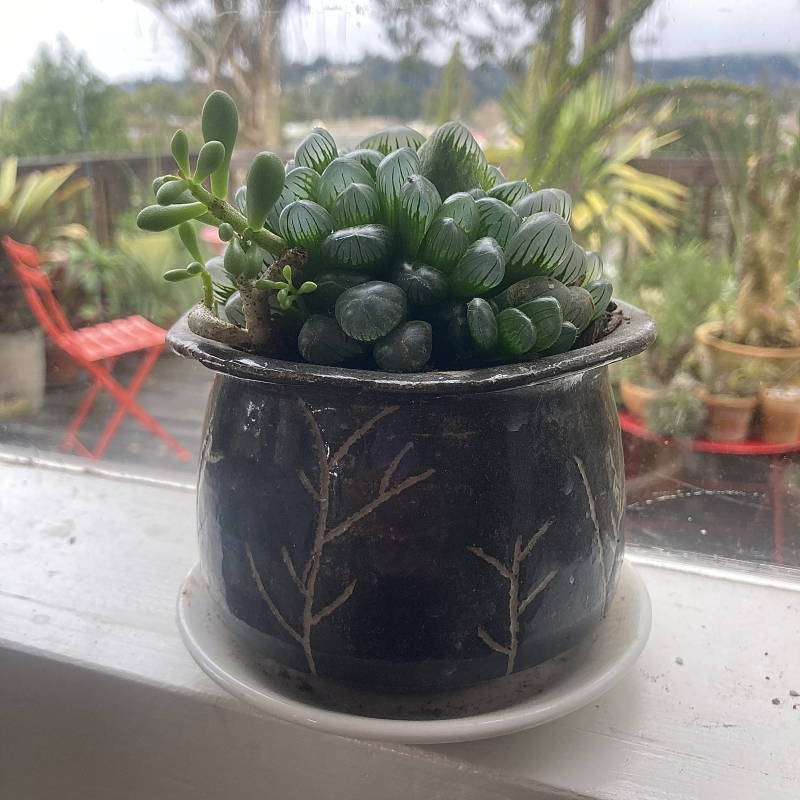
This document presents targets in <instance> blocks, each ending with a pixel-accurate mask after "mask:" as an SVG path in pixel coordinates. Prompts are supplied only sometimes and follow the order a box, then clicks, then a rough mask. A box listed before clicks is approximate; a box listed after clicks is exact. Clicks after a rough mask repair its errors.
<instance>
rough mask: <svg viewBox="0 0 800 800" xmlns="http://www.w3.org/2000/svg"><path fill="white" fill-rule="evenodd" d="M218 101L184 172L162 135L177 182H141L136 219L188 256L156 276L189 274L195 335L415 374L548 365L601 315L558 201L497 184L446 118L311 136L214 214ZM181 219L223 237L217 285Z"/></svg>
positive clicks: (220, 166) (223, 138)
mask: <svg viewBox="0 0 800 800" xmlns="http://www.w3.org/2000/svg"><path fill="white" fill-rule="evenodd" d="M223 95H224V93H223V92H214V93H213V94H212V95H211V96H210V97H209V99H208V100H207V101H206V104H205V106H204V108H203V119H202V130H203V133H204V136H205V137H206V143H205V145H204V146H203V148H202V149H201V151H200V153H199V155H198V158H197V165H196V167H195V171H194V173H192V172H191V169H190V164H189V153H188V146H187V144H186V136H185V135H184V134H183V132H182V131H178V133H176V135H175V138H174V140H173V155H174V156H175V160H176V162H177V164H178V171H177V175H167V176H164V177H162V178H158V179H157V180H156V182H155V185H154V190H155V192H156V198H157V201H158V204H157V205H152V206H149V207H148V208H145V209H144V210H143V211H141V212H140V214H139V218H138V223H139V226H140V227H141V228H143V229H145V230H164V229H166V228H169V227H175V226H177V227H178V228H179V231H180V234H181V238H182V240H183V242H184V244H185V245H186V247H187V249H188V251H189V253H190V255H191V257H192V263H191V264H189V266H187V267H186V268H185V269H183V270H172V271H171V272H170V273H168V274H167V275H166V276H165V277H166V278H167V279H168V280H172V281H176V280H187V279H191V278H193V277H198V278H200V279H201V280H202V282H203V289H204V291H203V302H202V303H201V304H200V305H199V306H197V307H196V308H195V309H194V310H193V311H192V312H190V315H189V326H190V328H191V329H192V331H194V332H195V333H196V334H198V335H201V336H205V337H208V338H211V339H215V340H217V341H220V342H224V343H227V344H231V345H234V346H237V347H241V348H245V349H248V350H250V351H253V352H258V353H262V354H265V355H272V356H277V357H282V358H295V359H296V360H300V359H301V358H302V359H305V360H307V361H309V362H311V363H314V364H322V365H327V366H337V367H338V366H355V367H361V368H367V369H383V370H386V371H391V372H418V371H420V370H423V369H426V368H427V366H428V364H431V365H433V366H435V367H436V368H439V369H454V368H464V367H469V366H473V365H487V364H491V363H495V362H498V361H508V360H520V359H523V358H524V359H530V358H535V357H539V356H550V355H556V354H558V353H562V352H565V351H567V350H569V349H570V348H572V347H574V346H577V345H576V343H578V344H580V343H581V341H582V340H581V334H582V333H583V332H584V331H585V330H586V329H587V328H588V327H589V326H590V325H591V324H592V323H593V322H594V321H595V320H597V319H598V318H599V317H600V316H601V315H602V314H603V313H604V312H605V311H606V309H607V307H608V305H609V302H610V299H611V291H612V287H611V284H610V283H609V282H608V281H606V280H603V277H602V274H603V264H602V261H601V260H600V257H599V256H598V255H597V254H596V253H591V252H586V251H584V250H583V248H581V247H580V245H578V244H576V243H575V242H573V240H572V234H571V231H570V227H569V224H568V223H569V217H570V214H571V211H572V201H571V199H570V197H569V195H568V194H567V193H566V192H564V191H562V190H560V189H540V190H538V191H534V190H533V189H532V188H531V187H530V186H529V185H528V184H527V183H526V182H525V181H506V180H505V178H504V176H503V174H502V172H501V171H500V170H499V169H498V168H497V167H494V166H491V165H489V164H488V162H487V160H486V157H485V155H484V153H483V151H482V150H481V148H480V146H479V145H478V143H477V142H476V141H475V139H474V137H473V136H472V134H471V133H470V132H469V131H468V130H467V129H466V128H465V127H464V126H463V125H460V124H459V123H455V122H449V123H447V124H445V125H442V126H441V127H439V128H437V129H436V130H435V131H434V132H433V133H432V134H431V136H430V137H429V138H428V139H427V140H425V138H424V137H423V136H422V135H421V134H419V133H417V131H414V130H412V129H410V128H406V127H403V126H396V127H393V128H389V129H387V130H385V131H380V132H378V133H376V134H373V135H372V136H370V137H368V138H367V139H365V140H364V141H363V142H361V144H360V145H359V146H358V147H357V148H356V149H355V150H353V151H350V152H348V151H345V150H339V149H338V148H337V146H336V142H335V141H334V139H333V137H332V136H331V135H330V134H329V133H328V132H327V131H325V130H323V129H322V128H315V129H314V130H312V131H311V133H309V134H308V136H306V138H305V139H304V140H303V141H302V142H301V143H300V145H299V146H298V148H297V151H296V152H295V156H294V159H293V160H292V161H290V162H289V163H288V164H287V165H285V166H284V165H283V164H282V163H281V162H280V160H279V159H278V157H277V156H276V155H274V154H273V153H260V154H258V155H257V156H256V157H255V159H254V161H253V163H252V165H251V167H250V170H249V172H248V176H247V183H246V186H244V187H242V188H240V189H239V190H238V191H237V192H236V193H235V198H234V202H233V204H229V203H228V202H226V195H227V187H228V167H229V164H230V156H231V152H230V150H231V148H232V147H233V143H234V142H235V140H236V129H237V112H236V106H235V104H234V103H233V101H232V100H231V99H230V98H229V97H228V96H227V95H224V96H223ZM214 137H216V138H214ZM207 178H210V184H211V190H212V191H210V192H209V191H208V190H207V189H206V188H205V187H204V186H203V182H204V181H205V180H206V179H207ZM193 220H199V221H201V222H204V223H207V224H212V225H216V226H217V227H218V228H219V233H220V238H221V239H222V240H223V241H226V242H228V243H229V244H228V247H227V250H226V252H225V255H224V257H223V259H222V275H223V276H224V277H223V278H222V279H221V280H222V283H225V282H227V285H226V286H221V285H219V284H220V277H219V276H220V268H219V265H218V264H216V265H214V269H213V270H212V269H210V268H209V265H207V264H206V263H205V262H204V261H203V258H202V254H201V253H200V250H199V248H198V246H197V240H196V237H195V232H194V227H193V223H192V221H193ZM212 272H213V275H212ZM220 298H221V299H222V300H224V301H226V305H225V312H226V313H225V319H223V318H222V317H221V316H220V314H219V309H218V303H219V302H220ZM583 338H584V339H585V337H583Z"/></svg>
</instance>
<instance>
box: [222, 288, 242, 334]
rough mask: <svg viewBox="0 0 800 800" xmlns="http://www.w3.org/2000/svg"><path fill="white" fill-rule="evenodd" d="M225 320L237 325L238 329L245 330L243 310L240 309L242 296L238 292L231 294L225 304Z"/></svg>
mask: <svg viewBox="0 0 800 800" xmlns="http://www.w3.org/2000/svg"><path fill="white" fill-rule="evenodd" d="M225 319H227V320H228V322H232V323H233V324H234V325H238V326H239V327H240V328H246V327H247V323H246V322H245V318H244V309H243V308H242V296H241V294H239V292H238V291H236V292H233V293H232V294H231V296H230V297H229V298H228V299H227V301H226V302H225Z"/></svg>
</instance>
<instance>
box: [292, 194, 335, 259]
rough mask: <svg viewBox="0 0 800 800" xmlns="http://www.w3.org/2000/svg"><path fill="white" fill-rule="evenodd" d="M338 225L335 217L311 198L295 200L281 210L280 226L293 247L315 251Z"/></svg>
mask: <svg viewBox="0 0 800 800" xmlns="http://www.w3.org/2000/svg"><path fill="white" fill-rule="evenodd" d="M335 227H336V225H335V223H334V221H333V217H331V215H330V214H329V213H328V212H327V211H326V210H325V209H324V208H323V207H322V206H319V205H317V204H316V203H312V202H311V200H295V201H294V202H293V203H289V205H287V206H286V208H284V209H283V211H282V212H281V218H280V222H279V224H278V228H279V230H280V234H281V236H282V237H283V238H284V239H286V241H287V242H288V243H289V244H290V245H291V246H292V247H305V248H306V249H307V250H310V251H315V250H316V249H317V248H318V247H319V245H321V244H322V242H323V241H324V240H325V237H326V236H327V235H328V234H329V233H330V232H331V231H332V230H333V229H334V228H335Z"/></svg>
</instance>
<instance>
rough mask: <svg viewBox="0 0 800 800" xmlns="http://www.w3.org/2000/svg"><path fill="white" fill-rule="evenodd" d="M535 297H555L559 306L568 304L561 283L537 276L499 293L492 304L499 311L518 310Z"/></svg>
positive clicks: (547, 277) (565, 292)
mask: <svg viewBox="0 0 800 800" xmlns="http://www.w3.org/2000/svg"><path fill="white" fill-rule="evenodd" d="M537 297H555V298H556V300H558V302H559V303H560V304H564V303H566V302H568V299H569V292H568V291H567V287H566V286H564V284H563V283H561V282H560V281H557V280H556V279H555V278H551V277H549V276H544V275H537V276H535V277H533V278H525V279H524V280H521V281H518V282H517V283H515V284H513V285H511V286H509V287H508V288H507V289H506V290H505V291H503V292H500V294H498V295H497V296H496V297H495V298H494V302H495V304H496V305H497V308H498V309H499V310H501V311H502V310H503V309H504V308H519V307H520V306H521V305H523V303H529V302H530V301H531V300H535V299H536V298H537Z"/></svg>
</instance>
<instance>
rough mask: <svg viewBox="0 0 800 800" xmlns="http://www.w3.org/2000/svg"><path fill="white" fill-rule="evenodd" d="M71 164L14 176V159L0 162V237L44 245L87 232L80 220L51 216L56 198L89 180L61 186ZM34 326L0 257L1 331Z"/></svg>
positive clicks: (66, 196) (65, 196)
mask: <svg viewBox="0 0 800 800" xmlns="http://www.w3.org/2000/svg"><path fill="white" fill-rule="evenodd" d="M76 169H77V167H76V166H75V165H67V166H63V167H55V168H53V169H50V170H47V171H46V172H31V173H29V174H28V175H26V176H25V177H24V178H22V179H21V180H20V181H17V158H16V157H14V156H10V157H9V158H7V159H6V160H5V161H4V162H3V166H2V167H0V238H2V237H4V236H10V237H11V238H12V239H15V240H16V241H19V242H24V243H25V244H31V245H33V246H35V247H37V248H39V249H44V248H47V247H48V246H49V245H51V244H52V243H53V242H54V241H56V240H57V239H60V238H82V237H84V236H86V235H87V232H86V229H85V228H84V227H83V226H82V225H75V224H68V225H65V224H62V222H61V221H60V220H59V219H58V217H57V215H56V208H57V206H58V205H59V203H62V202H64V201H65V200H67V199H69V198H70V197H71V196H73V195H74V194H75V193H77V192H79V191H82V190H83V189H85V188H86V186H87V185H88V184H87V182H86V181H85V180H77V181H73V182H72V183H71V184H69V185H67V186H65V184H66V183H67V181H68V180H69V178H70V176H71V175H72V174H73V172H75V170H76ZM0 255H2V254H0ZM35 325H36V323H35V320H34V317H33V314H32V312H31V310H30V308H29V307H28V303H27V301H26V300H25V296H24V295H23V293H22V289H21V288H20V286H19V282H18V281H17V278H16V275H15V274H14V272H13V270H12V269H11V266H10V265H9V264H8V262H7V261H6V259H5V257H2V258H0V332H4V333H9V332H12V331H18V330H27V329H29V328H32V327H35Z"/></svg>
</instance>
